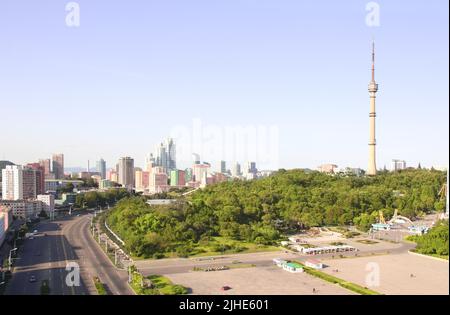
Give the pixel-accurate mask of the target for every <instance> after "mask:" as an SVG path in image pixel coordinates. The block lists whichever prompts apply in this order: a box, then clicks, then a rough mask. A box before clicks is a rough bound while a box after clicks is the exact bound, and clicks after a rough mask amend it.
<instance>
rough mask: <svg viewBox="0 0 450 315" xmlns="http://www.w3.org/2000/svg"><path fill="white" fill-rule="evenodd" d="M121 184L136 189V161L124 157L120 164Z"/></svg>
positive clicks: (119, 175)
mask: <svg viewBox="0 0 450 315" xmlns="http://www.w3.org/2000/svg"><path fill="white" fill-rule="evenodd" d="M118 168H119V172H118V177H119V184H121V185H122V186H123V187H126V188H129V189H130V188H133V187H134V160H133V159H132V158H130V157H122V158H120V159H119V163H118Z"/></svg>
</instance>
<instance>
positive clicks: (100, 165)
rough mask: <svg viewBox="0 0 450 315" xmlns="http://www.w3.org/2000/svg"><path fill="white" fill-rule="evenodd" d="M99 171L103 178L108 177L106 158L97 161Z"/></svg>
mask: <svg viewBox="0 0 450 315" xmlns="http://www.w3.org/2000/svg"><path fill="white" fill-rule="evenodd" d="M97 172H98V173H100V176H101V177H102V179H106V162H105V160H104V159H100V160H98V161H97Z"/></svg>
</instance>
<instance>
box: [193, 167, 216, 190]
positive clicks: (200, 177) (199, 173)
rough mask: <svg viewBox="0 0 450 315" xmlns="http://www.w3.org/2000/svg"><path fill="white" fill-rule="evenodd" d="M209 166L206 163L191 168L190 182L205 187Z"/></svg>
mask: <svg viewBox="0 0 450 315" xmlns="http://www.w3.org/2000/svg"><path fill="white" fill-rule="evenodd" d="M210 169H211V165H209V164H207V163H202V164H194V165H193V166H192V175H193V178H192V180H193V181H195V182H200V183H203V184H205V185H206V178H207V176H208V174H209V172H210Z"/></svg>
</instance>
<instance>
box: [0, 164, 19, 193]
mask: <svg viewBox="0 0 450 315" xmlns="http://www.w3.org/2000/svg"><path fill="white" fill-rule="evenodd" d="M22 170H23V169H22V166H20V165H7V166H6V168H4V169H3V170H2V199H3V200H21V199H23V177H22V175H23V172H22Z"/></svg>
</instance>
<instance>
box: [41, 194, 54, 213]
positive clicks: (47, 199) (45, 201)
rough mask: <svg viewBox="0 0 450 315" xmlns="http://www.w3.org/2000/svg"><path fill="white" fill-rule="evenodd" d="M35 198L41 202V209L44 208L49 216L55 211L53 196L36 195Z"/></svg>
mask: <svg viewBox="0 0 450 315" xmlns="http://www.w3.org/2000/svg"><path fill="white" fill-rule="evenodd" d="M37 200H38V201H40V202H42V210H44V211H45V212H46V213H47V215H49V216H51V213H52V212H54V211H55V196H53V195H38V196H37Z"/></svg>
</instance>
